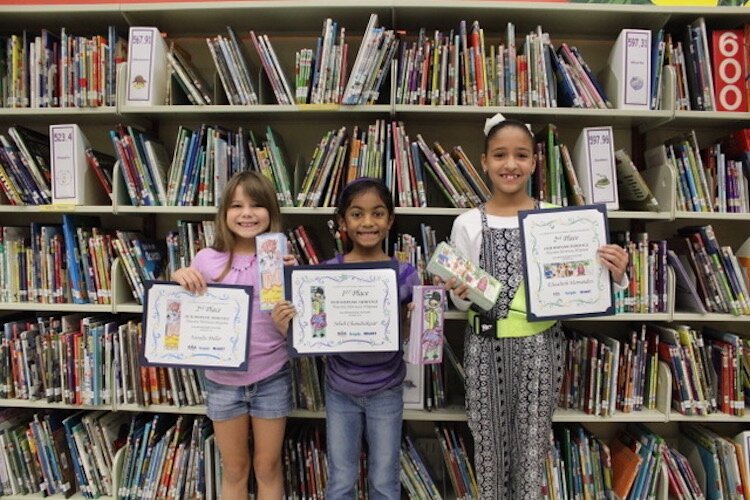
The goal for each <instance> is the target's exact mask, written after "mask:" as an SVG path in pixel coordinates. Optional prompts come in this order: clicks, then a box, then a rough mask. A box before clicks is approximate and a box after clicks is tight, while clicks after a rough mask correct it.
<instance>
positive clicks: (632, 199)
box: [615, 149, 659, 212]
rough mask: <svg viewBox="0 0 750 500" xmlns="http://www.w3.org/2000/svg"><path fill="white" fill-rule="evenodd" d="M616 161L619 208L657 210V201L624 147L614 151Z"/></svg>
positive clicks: (645, 210)
mask: <svg viewBox="0 0 750 500" xmlns="http://www.w3.org/2000/svg"><path fill="white" fill-rule="evenodd" d="M615 161H616V163H617V191H618V192H617V195H618V199H619V201H620V205H621V208H623V209H625V210H640V211H644V212H658V211H659V202H658V201H657V200H656V198H655V197H654V195H653V193H652V192H651V188H649V186H648V184H646V181H645V180H644V179H643V176H642V175H641V173H640V172H639V171H638V168H637V167H636V166H635V164H634V163H633V160H631V159H630V156H629V155H628V153H626V152H625V150H624V149H618V150H617V151H615Z"/></svg>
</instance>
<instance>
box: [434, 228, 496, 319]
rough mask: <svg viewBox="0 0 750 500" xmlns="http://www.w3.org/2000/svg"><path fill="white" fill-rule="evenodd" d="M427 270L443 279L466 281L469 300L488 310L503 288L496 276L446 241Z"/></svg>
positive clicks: (440, 246) (436, 251)
mask: <svg viewBox="0 0 750 500" xmlns="http://www.w3.org/2000/svg"><path fill="white" fill-rule="evenodd" d="M427 271H428V272H430V273H432V274H434V275H436V276H439V277H440V278H442V279H443V280H449V279H450V278H456V280H457V281H458V282H459V284H461V283H466V284H467V285H468V286H469V295H468V298H469V300H471V301H472V302H473V303H475V304H476V305H477V306H479V307H481V308H482V309H484V310H486V311H488V310H490V309H491V308H492V307H493V306H494V305H495V302H496V301H497V297H498V295H499V294H500V291H501V290H502V288H503V286H502V284H501V283H500V282H499V281H498V280H497V279H495V277H493V276H492V275H491V274H489V273H487V272H486V271H485V270H484V269H482V268H480V267H478V266H477V265H475V264H474V263H473V262H471V261H470V260H468V259H466V258H465V257H464V256H462V255H460V254H459V253H458V252H457V251H456V249H455V248H453V247H452V246H450V245H449V244H448V243H446V242H444V241H442V242H440V243H439V244H438V246H437V248H436V249H435V251H434V252H433V254H432V257H431V258H430V261H429V262H428V263H427Z"/></svg>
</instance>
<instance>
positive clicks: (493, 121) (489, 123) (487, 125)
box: [484, 113, 505, 135]
mask: <svg viewBox="0 0 750 500" xmlns="http://www.w3.org/2000/svg"><path fill="white" fill-rule="evenodd" d="M504 121H505V117H504V116H503V115H501V114H500V113H496V114H495V116H493V117H491V118H487V119H486V120H485V121H484V135H489V133H490V130H492V127H494V126H495V125H497V124H498V123H501V122H504Z"/></svg>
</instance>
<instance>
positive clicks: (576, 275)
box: [518, 205, 614, 321]
mask: <svg viewBox="0 0 750 500" xmlns="http://www.w3.org/2000/svg"><path fill="white" fill-rule="evenodd" d="M518 219H519V226H520V228H521V245H522V249H523V256H524V262H525V275H526V276H525V277H526V283H527V286H526V310H527V313H528V319H529V321H539V320H546V319H561V318H571V317H585V316H604V315H611V314H614V304H613V299H612V284H611V281H610V275H609V270H608V269H607V268H606V267H604V265H602V263H601V261H600V260H599V256H598V254H597V250H598V248H599V247H600V246H602V245H605V244H606V243H607V209H606V207H605V206H604V205H589V206H580V207H568V208H552V209H544V210H531V211H524V212H519V213H518Z"/></svg>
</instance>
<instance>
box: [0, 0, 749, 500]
mask: <svg viewBox="0 0 750 500" xmlns="http://www.w3.org/2000/svg"><path fill="white" fill-rule="evenodd" d="M372 13H376V14H378V16H379V19H380V23H381V25H383V26H387V27H395V28H398V29H403V30H406V31H407V33H408V37H413V36H414V33H416V32H417V30H419V28H422V27H424V28H426V29H427V30H428V31H429V30H436V29H440V30H450V29H453V28H455V27H456V26H457V23H458V21H459V20H461V19H465V20H467V21H471V20H474V19H478V20H480V22H481V23H482V27H483V28H484V29H485V31H486V32H487V33H488V37H489V38H490V39H491V41H492V43H496V42H497V40H498V39H500V38H501V37H502V36H503V29H504V26H505V24H506V23H507V22H513V23H515V25H516V34H517V36H522V35H523V34H524V33H526V32H528V31H530V30H532V29H534V28H535V27H536V26H537V25H541V26H542V27H543V28H545V29H547V30H549V31H550V34H551V36H552V38H553V41H568V42H569V43H571V44H573V43H575V44H578V46H579V47H581V48H582V51H583V52H584V54H585V55H586V58H587V61H588V62H589V63H590V64H591V65H592V68H593V69H594V71H595V72H598V71H599V70H601V69H602V67H603V66H604V65H606V60H607V54H608V52H609V49H610V48H611V46H612V44H613V42H614V40H615V38H616V36H617V34H618V33H619V31H620V30H621V29H623V28H627V27H637V28H643V29H652V30H653V29H659V28H662V27H665V26H666V27H668V28H669V27H675V26H682V25H685V24H689V23H690V22H692V21H693V20H695V18H697V17H700V16H702V17H704V18H705V19H706V24H707V26H708V27H709V28H719V29H721V28H730V27H734V26H736V25H738V24H742V23H746V22H750V11H748V10H747V9H746V8H740V7H722V8H698V7H660V6H641V5H619V4H618V5H601V4H575V3H570V4H567V3H543V2H505V1H475V0H452V1H447V0H381V1H378V2H372V1H367V0H365V1H360V0H343V1H334V0H327V1H325V0H278V1H271V0H257V1H244V0H238V1H219V2H210V4H209V3H202V2H174V3H173V2H165V3H159V2H154V3H138V2H134V3H129V2H122V3H108V4H79V5H77V4H73V5H57V4H53V5H23V6H19V5H4V4H2V2H0V34H10V33H17V32H19V31H20V30H21V29H27V30H29V32H30V33H34V32H37V31H38V30H39V29H41V28H48V29H51V30H59V28H61V27H66V28H68V29H69V31H70V32H71V33H81V34H86V35H91V34H95V33H102V32H105V30H106V27H107V26H108V25H115V26H117V27H118V28H119V29H120V31H121V33H126V32H127V27H128V26H139V25H141V26H156V27H158V28H159V29H160V30H161V31H162V32H164V33H166V34H167V36H168V38H169V39H174V40H176V41H178V42H180V43H181V44H184V46H185V47H186V48H187V49H188V51H190V50H191V49H193V50H194V51H193V55H194V57H195V59H196V64H197V66H198V68H199V70H200V71H201V72H203V74H204V76H214V75H212V73H211V72H212V70H211V69H210V68H211V65H212V63H211V61H210V57H209V55H208V52H207V51H206V49H205V44H203V45H202V46H201V43H203V42H202V38H203V37H205V36H209V35H213V34H216V33H221V32H223V31H224V30H225V27H226V26H227V25H231V26H232V27H233V28H234V29H235V31H236V32H237V33H238V34H241V36H242V38H243V39H244V41H245V42H246V46H245V49H246V54H247V55H248V56H249V59H250V63H251V65H252V66H254V67H255V68H256V69H257V68H259V67H260V66H259V64H258V60H257V54H255V53H254V52H253V50H252V47H251V46H250V44H249V42H248V40H246V39H245V38H246V36H245V34H246V33H247V31H248V30H250V29H254V30H256V31H259V32H267V33H268V34H269V36H270V37H271V39H272V41H273V42H274V44H275V46H276V48H277V50H278V51H279V54H280V58H281V59H282V66H283V67H284V69H285V70H286V72H287V76H291V75H292V74H293V64H294V51H295V50H298V49H299V48H301V47H312V46H314V43H315V39H316V37H317V36H318V35H319V32H320V26H321V23H322V21H323V19H325V18H326V17H332V18H334V19H336V20H337V21H338V22H339V23H340V25H342V26H345V27H346V28H347V39H348V42H349V44H350V53H349V58H350V61H351V62H353V60H354V56H355V55H356V51H357V48H358V45H359V43H360V39H361V35H362V31H363V28H364V26H365V23H366V21H367V18H368V16H369V15H370V14H372ZM582 19H585V26H584V27H583V28H582V26H581V24H582ZM255 76H256V83H257V76H258V75H255ZM213 84H214V86H215V87H219V86H220V85H219V83H218V81H217V80H216V78H215V77H214V82H213ZM259 87H260V88H258V89H257V90H259V98H260V100H261V102H262V104H258V105H254V106H232V105H222V104H215V105H208V106H191V105H158V106H140V107H137V106H127V105H125V104H124V98H123V96H122V95H120V96H119V97H118V104H117V106H113V107H101V108H45V109H26V108H0V127H1V128H7V126H9V125H11V124H15V123H18V124H21V125H25V126H28V127H30V128H34V129H37V130H40V131H43V130H45V129H46V127H47V126H48V125H50V124H57V123H77V124H79V125H81V127H82V128H84V130H85V131H86V132H87V135H88V137H89V139H90V140H92V143H94V144H95V146H98V148H99V149H101V150H103V151H111V149H112V147H111V144H110V143H109V140H108V138H107V137H106V134H105V133H103V132H102V131H103V130H107V129H109V128H112V127H113V126H114V125H115V124H116V123H119V122H122V123H126V124H134V125H140V126H141V127H143V128H144V129H146V130H148V131H149V132H151V133H152V134H153V135H155V136H157V137H159V138H160V139H161V140H162V141H163V142H164V145H165V146H166V147H167V149H168V150H170V151H171V150H172V148H173V147H174V138H175V136H176V130H177V127H179V126H180V125H186V126H189V127H195V126H196V125H198V124H200V123H211V124H213V123H215V124H220V125H226V126H228V127H236V126H238V125H243V126H249V127H251V128H253V129H254V130H260V128H261V127H265V126H266V125H272V126H273V127H274V129H275V130H277V131H278V132H279V135H280V136H282V137H283V138H284V142H285V145H286V152H287V157H288V159H289V165H290V167H295V165H296V168H299V169H301V170H302V171H304V168H305V167H306V162H307V161H308V160H309V157H310V155H311V152H312V151H313V149H314V147H315V145H316V144H317V142H318V141H319V139H320V137H321V134H322V133H323V132H325V131H326V130H329V129H333V128H336V127H340V126H342V125H346V126H347V127H351V126H353V125H360V126H362V125H365V126H366V125H367V124H368V123H372V121H373V120H375V119H385V120H398V121H403V122H404V123H405V124H406V125H407V127H408V130H409V132H410V134H411V135H415V134H416V133H421V134H423V135H424V136H425V137H426V138H427V139H428V140H429V141H432V140H439V141H440V142H441V144H443V146H444V147H446V149H448V148H450V147H452V146H453V145H457V144H460V145H462V146H463V147H464V149H465V150H466V152H467V155H469V157H470V158H471V159H472V160H473V161H477V163H478V158H479V152H480V150H481V124H482V123H483V121H484V119H485V118H486V117H487V116H491V115H493V114H494V113H497V112H501V113H503V114H504V115H505V116H508V117H513V118H517V119H519V120H522V121H525V122H529V123H531V124H532V127H533V128H534V129H535V130H536V129H538V128H539V127H540V126H542V125H543V124H546V123H548V122H554V123H555V124H556V125H557V126H558V127H559V129H560V133H561V139H562V140H563V142H565V143H566V144H569V145H572V144H574V142H575V137H576V136H577V134H578V133H579V132H580V128H581V127H583V126H599V125H611V126H612V127H613V128H614V130H615V141H616V146H617V147H625V148H626V149H629V150H630V149H635V148H636V145H638V144H645V145H646V146H651V145H654V144H658V143H659V142H660V138H661V136H667V135H669V134H672V133H673V132H674V131H685V130H689V129H691V128H695V129H697V130H699V131H700V134H702V136H706V137H712V138H715V137H717V136H718V135H721V134H722V133H724V132H726V131H729V130H733V129H737V128H741V127H746V126H748V125H750V113H723V112H721V113H720V112H702V111H678V110H673V109H666V110H649V111H640V110H627V109H606V110H602V109H573V108H527V107H509V106H487V107H480V106H427V105H424V106H419V105H401V104H393V100H392V99H390V98H388V97H389V96H386V98H385V99H382V100H384V101H385V103H381V104H374V105H356V106H344V105H290V106H279V105H276V104H269V103H270V102H274V97H273V94H272V93H271V92H270V91H269V89H268V88H264V87H263V86H262V85H261V86H259ZM446 124H449V126H446ZM634 160H636V157H635V156H634ZM636 163H637V164H638V165H639V166H640V165H642V163H641V162H639V161H638V160H636ZM647 175H648V176H649V178H647V181H648V182H649V184H650V185H651V187H652V188H653V189H654V191H655V195H656V197H657V199H659V201H660V203H661V204H662V211H661V212H635V211H615V212H611V213H610V214H609V217H610V223H611V225H612V226H613V227H614V228H627V227H630V225H631V224H633V223H637V224H641V225H642V226H644V227H646V228H647V230H648V231H649V233H651V231H652V228H654V229H653V230H654V233H655V234H660V235H667V234H668V233H669V232H670V231H672V230H673V229H674V228H677V227H680V226H683V225H688V224H700V223H708V222H717V223H719V224H723V226H722V227H721V229H722V230H723V232H722V233H721V234H720V235H719V236H720V239H722V236H726V237H727V238H729V237H730V233H729V232H730V231H732V229H734V228H737V229H740V232H744V234H745V236H744V237H743V238H742V239H744V238H746V237H747V236H748V235H749V234H750V215H748V214H721V213H693V212H682V211H677V210H676V209H675V202H674V197H675V190H676V189H677V180H676V179H675V174H674V173H673V172H671V171H669V170H667V169H660V170H656V169H655V170H654V171H651V172H649V173H648V174H647ZM122 184H123V183H122V178H121V176H120V175H119V173H116V175H115V182H114V193H115V197H114V200H113V202H112V203H111V204H109V205H81V206H67V205H61V206H20V207H19V206H10V205H0V224H2V225H6V224H17V223H19V220H18V219H19V214H20V219H22V221H23V223H27V222H29V221H39V220H44V221H53V222H59V218H60V214H62V213H72V214H85V215H98V216H101V217H102V221H103V225H104V226H105V227H108V228H112V229H114V228H120V227H128V228H130V227H133V228H144V229H145V228H151V229H152V230H154V228H155V232H156V233H157V234H156V235H157V236H159V237H163V236H164V234H163V232H164V231H163V229H164V228H165V227H169V226H170V224H171V225H172V226H173V225H174V221H176V220H177V219H178V218H183V217H184V218H189V219H190V220H201V219H209V218H211V217H212V216H213V214H214V213H215V208H213V207H134V206H131V205H130V202H129V200H128V196H127V193H126V192H125V188H124V186H123V185H122ZM433 188H434V186H433ZM433 200H440V201H442V202H443V203H442V204H443V205H445V204H446V203H445V200H442V199H441V198H440V193H438V192H435V193H434V196H433ZM464 210H465V209H457V208H447V207H441V206H430V207H427V208H405V207H399V208H397V209H396V214H397V226H398V229H399V230H400V231H401V230H402V231H404V232H410V233H412V234H416V231H415V228H418V226H419V222H425V221H427V222H429V223H430V224H431V225H433V226H434V227H435V228H436V230H437V231H438V232H439V234H440V235H441V236H447V234H448V232H449V231H450V226H451V224H452V221H453V219H454V218H455V216H457V215H459V214H460V213H462V212H463V211H464ZM282 214H283V216H284V218H285V223H286V225H287V226H291V225H296V224H305V225H310V226H313V227H316V228H319V229H320V230H323V229H324V227H325V221H326V220H327V219H329V218H331V217H332V216H333V214H334V209H333V208H297V207H285V208H282ZM730 226H731V227H730ZM733 236H736V237H739V235H738V234H736V233H735V234H734V235H733ZM740 242H741V241H740ZM731 244H732V246H733V247H734V248H736V245H737V244H738V243H737V242H736V241H734V240H732V241H731ZM111 274H112V277H113V278H112V280H113V286H112V289H113V297H112V303H111V304H106V305H104V304H101V305H99V304H84V305H76V304H32V303H0V311H2V312H3V313H6V312H7V313H10V312H13V311H28V312H30V313H31V312H45V313H47V312H49V313H52V312H54V313H72V312H81V313H92V314H94V313H112V314H117V315H123V317H130V316H128V315H137V314H140V313H141V311H142V308H141V306H140V305H138V304H136V303H135V302H134V301H133V299H132V295H131V293H130V290H129V288H128V285H127V281H126V278H125V275H124V273H123V268H122V266H121V265H120V263H119V262H117V261H116V262H115V263H114V264H113V268H112V273H111ZM672 281H674V280H672ZM671 297H672V298H673V297H674V292H673V291H672V292H671ZM673 302H674V301H673V300H672V301H671V303H673ZM465 318H466V315H465V314H464V313H461V312H457V311H450V312H448V313H447V314H446V319H448V320H449V323H450V327H451V330H452V331H451V333H450V338H449V340H450V341H451V342H452V343H459V342H460V340H461V333H462V328H463V323H464V321H465ZM748 321H750V316H731V315H727V314H707V315H699V314H696V313H686V312H681V311H675V310H674V309H673V308H670V310H669V311H668V312H666V313H659V314H621V315H617V316H614V317H608V318H596V319H592V320H589V321H579V322H575V325H574V326H576V327H579V326H580V327H581V328H582V329H584V330H585V329H591V328H595V327H596V328H599V327H601V328H602V329H603V330H604V331H606V332H610V331H612V332H619V331H620V330H621V327H623V326H624V325H626V324H628V323H640V322H665V323H670V322H675V323H676V322H681V323H688V324H694V323H700V324H712V325H718V326H719V327H721V326H724V325H726V326H728V327H729V326H731V327H732V328H734V329H735V330H736V331H743V332H746V331H747V322H748ZM614 334H615V335H616V334H617V333H614ZM448 371H450V369H449V370H448ZM672 384H673V380H672V378H671V374H670V372H669V370H668V369H667V368H665V366H664V365H661V366H660V368H659V386H660V394H659V396H658V404H657V409H656V410H644V411H640V412H632V413H622V412H617V413H616V414H615V415H614V416H612V417H597V416H592V415H586V414H584V413H582V412H580V411H572V410H558V411H557V412H556V413H555V416H554V421H555V422H558V423H572V422H585V423H591V424H594V426H595V427H596V428H597V429H599V428H607V429H608V430H609V431H610V432H614V429H617V428H618V427H620V426H622V425H624V424H625V423H628V422H643V423H649V424H660V425H661V424H663V425H661V426H660V427H659V428H662V427H663V428H665V429H667V432H668V433H671V434H672V435H675V434H676V433H677V424H678V423H679V422H687V421H690V422H705V423H711V424H714V426H715V427H717V428H719V429H721V428H722V426H723V425H727V426H737V425H742V424H747V423H748V422H750V416H745V417H733V416H729V415H725V414H721V413H719V414H713V415H708V416H699V417H687V416H684V415H681V414H679V413H678V412H676V411H673V410H672V409H671V408H670V406H671V405H670V396H669V395H670V394H671V387H672ZM0 406H2V407H24V408H40V409H41V408H45V409H53V410H74V409H75V410H78V409H106V410H112V411H123V412H133V413H137V412H148V413H163V414H174V413H180V414H194V415H203V414H205V408H204V407H202V406H192V407H173V406H166V405H151V406H147V407H142V406H138V405H133V404H131V405H118V404H114V403H113V404H109V405H100V406H72V405H63V404H53V403H45V402H37V401H24V400H0ZM292 418H295V419H313V420H315V419H317V420H319V419H322V418H324V412H321V411H308V410H296V411H295V412H294V413H293V414H292ZM404 418H405V420H407V421H410V422H414V423H416V425H417V426H419V425H422V426H425V425H427V424H426V423H429V422H465V420H466V416H465V412H464V411H463V409H462V407H461V406H459V405H453V406H451V407H449V408H447V409H439V410H433V411H430V412H428V411H420V410H406V411H405V412H404ZM730 428H732V429H733V428H735V427H730ZM446 482H447V479H446ZM29 497H33V495H31V496H25V497H23V498H29ZM78 497H80V496H76V497H74V498H78ZM11 498H12V497H11Z"/></svg>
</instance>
